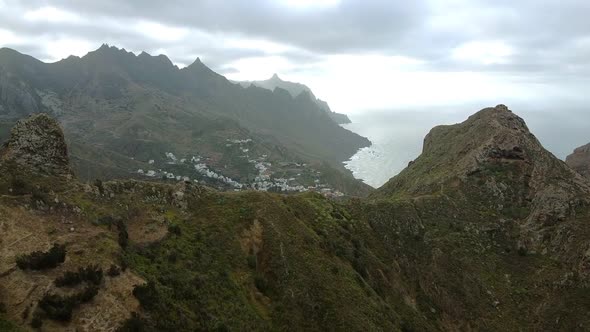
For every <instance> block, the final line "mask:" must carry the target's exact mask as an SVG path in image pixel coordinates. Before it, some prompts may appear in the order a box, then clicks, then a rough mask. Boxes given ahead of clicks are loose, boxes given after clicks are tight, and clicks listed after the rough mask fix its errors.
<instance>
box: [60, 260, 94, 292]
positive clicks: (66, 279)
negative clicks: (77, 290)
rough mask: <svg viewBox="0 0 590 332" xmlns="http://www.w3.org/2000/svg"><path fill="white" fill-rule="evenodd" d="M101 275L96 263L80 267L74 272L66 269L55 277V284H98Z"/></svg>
mask: <svg viewBox="0 0 590 332" xmlns="http://www.w3.org/2000/svg"><path fill="white" fill-rule="evenodd" d="M102 277H103V273H102V269H101V268H99V267H98V265H91V266H87V267H80V268H78V271H76V272H72V271H68V272H66V273H64V274H63V275H62V276H61V277H58V278H57V279H55V285H56V286H57V287H65V286H67V287H71V286H76V285H79V284H80V283H82V282H88V283H90V284H94V285H100V283H101V281H102Z"/></svg>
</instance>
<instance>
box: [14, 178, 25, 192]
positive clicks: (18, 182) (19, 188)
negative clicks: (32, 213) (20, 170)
mask: <svg viewBox="0 0 590 332" xmlns="http://www.w3.org/2000/svg"><path fill="white" fill-rule="evenodd" d="M10 188H12V193H13V194H15V195H25V194H26V193H27V183H26V182H25V181H24V180H23V179H21V178H12V180H11V181H10Z"/></svg>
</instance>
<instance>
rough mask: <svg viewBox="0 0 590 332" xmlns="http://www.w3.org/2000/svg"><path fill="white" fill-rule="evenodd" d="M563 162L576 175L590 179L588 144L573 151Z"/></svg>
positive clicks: (589, 149)
mask: <svg viewBox="0 0 590 332" xmlns="http://www.w3.org/2000/svg"><path fill="white" fill-rule="evenodd" d="M565 162H566V163H567V164H568V165H569V166H570V167H571V168H573V169H574V170H576V171H577V172H578V173H580V174H582V175H583V176H585V177H587V178H590V144H586V145H584V146H581V147H579V148H577V149H575V150H574V153H572V154H570V155H569V156H567V158H566V160H565Z"/></svg>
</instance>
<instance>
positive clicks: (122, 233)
mask: <svg viewBox="0 0 590 332" xmlns="http://www.w3.org/2000/svg"><path fill="white" fill-rule="evenodd" d="M117 229H118V230H119V245H120V246H121V248H123V249H126V248H127V246H128V245H129V233H127V225H125V222H123V220H121V219H119V220H118V221H117Z"/></svg>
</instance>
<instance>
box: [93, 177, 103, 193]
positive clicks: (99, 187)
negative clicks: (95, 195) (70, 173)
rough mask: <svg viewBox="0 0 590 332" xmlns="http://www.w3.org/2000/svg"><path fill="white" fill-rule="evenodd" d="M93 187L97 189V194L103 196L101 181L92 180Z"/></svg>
mask: <svg viewBox="0 0 590 332" xmlns="http://www.w3.org/2000/svg"><path fill="white" fill-rule="evenodd" d="M94 186H95V187H96V188H98V192H99V193H100V194H101V195H103V194H104V186H103V184H102V181H101V180H99V179H96V180H94Z"/></svg>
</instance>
